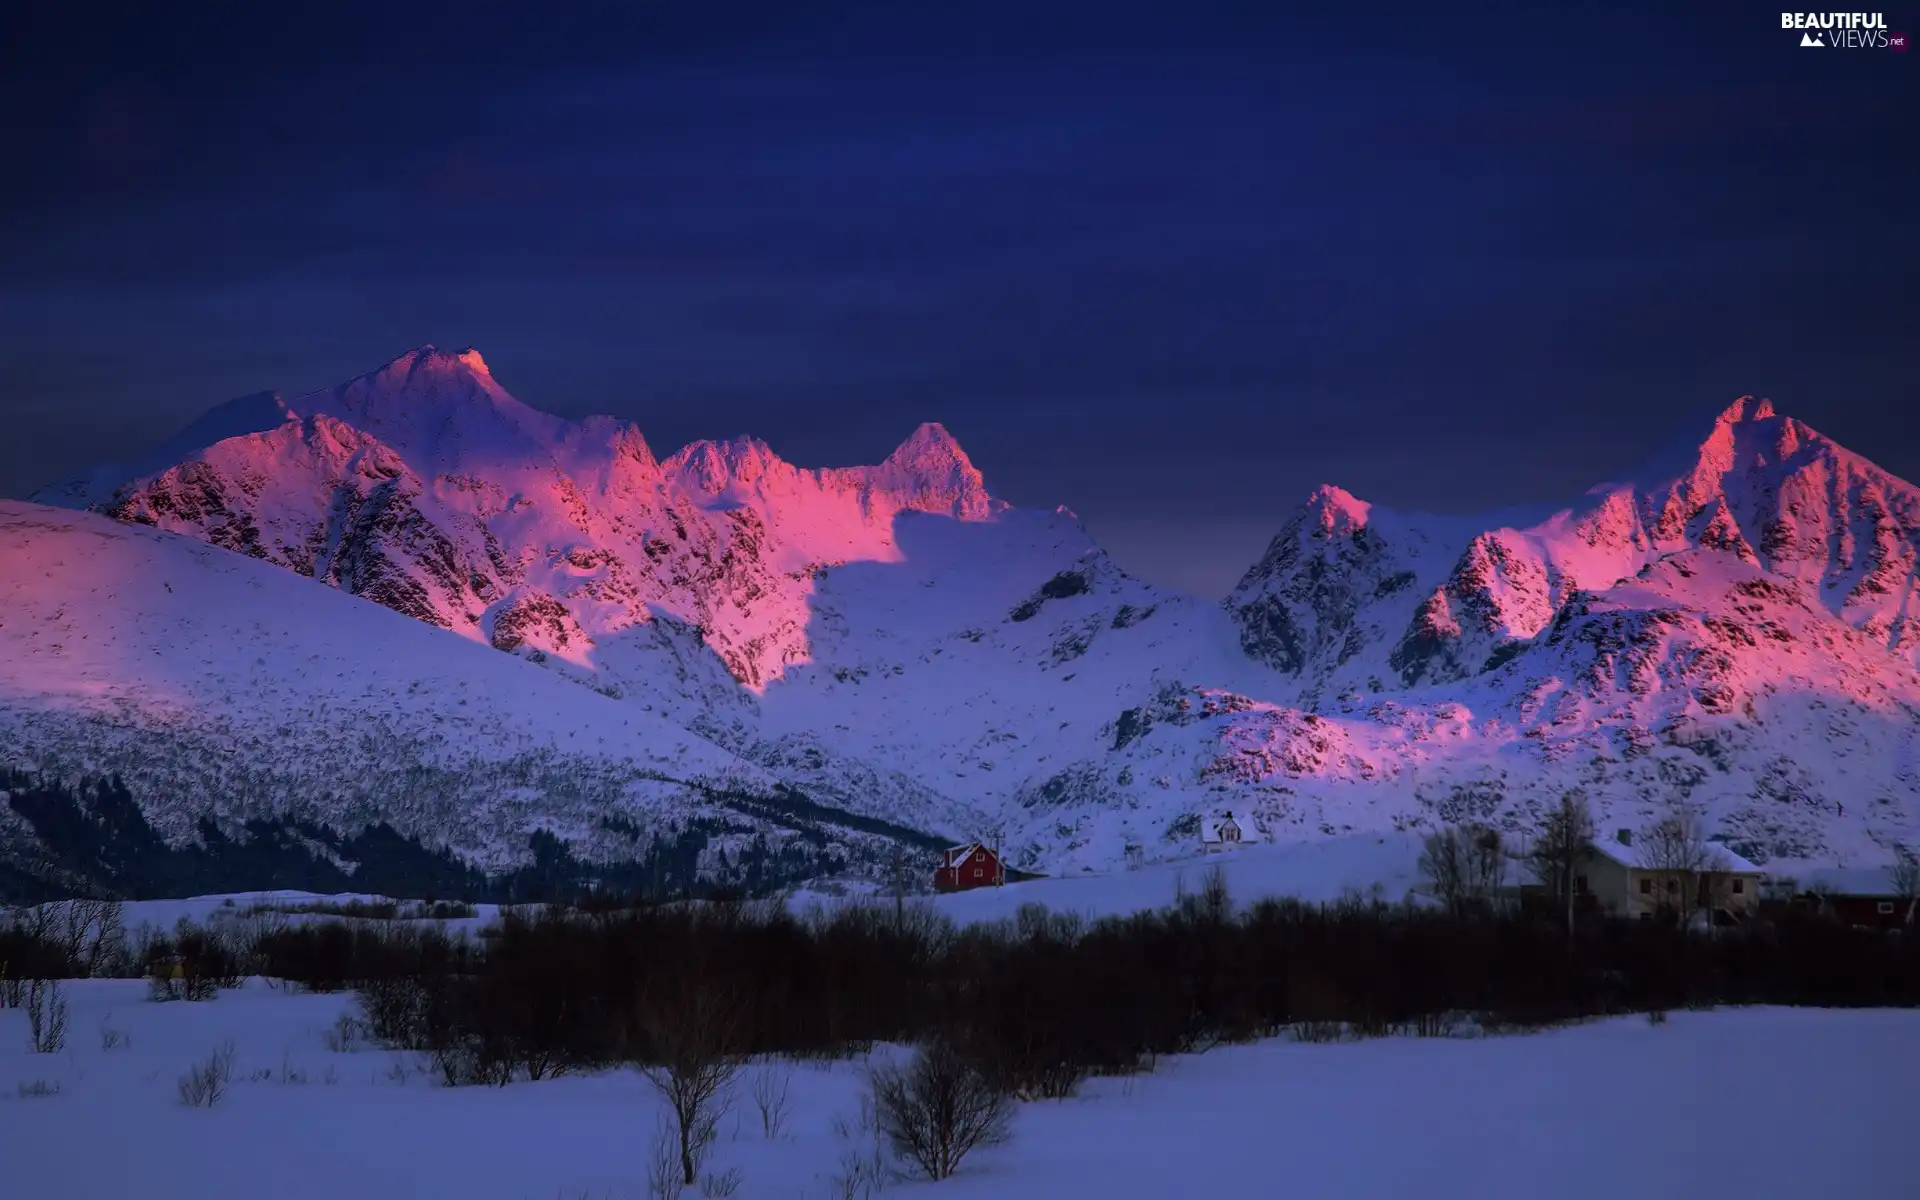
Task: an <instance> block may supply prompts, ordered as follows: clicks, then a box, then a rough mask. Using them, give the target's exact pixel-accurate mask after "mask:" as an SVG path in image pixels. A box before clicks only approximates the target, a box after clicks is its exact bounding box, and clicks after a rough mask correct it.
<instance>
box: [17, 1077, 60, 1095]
mask: <svg viewBox="0 0 1920 1200" xmlns="http://www.w3.org/2000/svg"><path fill="white" fill-rule="evenodd" d="M16 1090H17V1091H18V1093H19V1096H20V1098H21V1099H22V1100H50V1099H52V1098H53V1097H55V1096H58V1095H59V1094H60V1085H59V1084H58V1083H54V1082H51V1081H49V1080H45V1079H33V1080H29V1081H27V1082H25V1083H22V1084H21V1085H20V1086H19V1087H18V1088H17V1089H16Z"/></svg>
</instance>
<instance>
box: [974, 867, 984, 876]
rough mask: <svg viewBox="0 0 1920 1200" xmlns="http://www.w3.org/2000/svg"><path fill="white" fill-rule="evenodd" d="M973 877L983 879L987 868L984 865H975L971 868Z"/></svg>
mask: <svg viewBox="0 0 1920 1200" xmlns="http://www.w3.org/2000/svg"><path fill="white" fill-rule="evenodd" d="M973 877H974V878H975V879H985V878H986V877H987V869H986V868H985V867H975V868H974V869H973Z"/></svg>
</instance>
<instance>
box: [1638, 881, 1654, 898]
mask: <svg viewBox="0 0 1920 1200" xmlns="http://www.w3.org/2000/svg"><path fill="white" fill-rule="evenodd" d="M1640 894H1641V895H1642V896H1651V895H1653V880H1651V879H1642V880H1641V881H1640Z"/></svg>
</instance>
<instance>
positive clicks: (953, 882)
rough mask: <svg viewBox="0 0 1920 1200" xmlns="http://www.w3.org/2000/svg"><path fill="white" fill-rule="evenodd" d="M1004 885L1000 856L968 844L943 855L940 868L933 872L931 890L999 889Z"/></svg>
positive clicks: (980, 846)
mask: <svg viewBox="0 0 1920 1200" xmlns="http://www.w3.org/2000/svg"><path fill="white" fill-rule="evenodd" d="M1006 881H1007V869H1006V867H1004V866H1002V865H1001V862H1000V856H999V855H997V854H995V853H994V852H993V851H991V850H989V849H987V848H986V847H985V846H982V845H981V844H980V843H979V842H968V843H967V844H966V845H964V846H955V847H954V848H953V849H951V850H948V851H945V852H944V853H942V854H941V855H940V865H939V866H938V867H936V868H934V872H933V890H934V891H936V892H964V891H966V890H967V889H968V888H977V887H998V886H999V885H1000V884H1003V883H1005V882H1006Z"/></svg>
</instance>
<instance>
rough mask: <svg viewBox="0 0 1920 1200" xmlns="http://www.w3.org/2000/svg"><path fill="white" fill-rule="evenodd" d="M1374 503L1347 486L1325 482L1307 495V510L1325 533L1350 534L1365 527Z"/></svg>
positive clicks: (1319, 528)
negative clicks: (1362, 497)
mask: <svg viewBox="0 0 1920 1200" xmlns="http://www.w3.org/2000/svg"><path fill="white" fill-rule="evenodd" d="M1372 507H1373V506H1372V505H1371V504H1368V503H1367V502H1366V501H1365V500H1362V499H1360V498H1358V497H1356V496H1355V495H1354V494H1353V493H1352V492H1349V491H1347V490H1346V489H1345V488H1342V487H1336V486H1335V485H1333V484H1331V483H1323V484H1321V485H1320V486H1319V487H1317V488H1315V489H1314V492H1313V494H1312V495H1311V496H1309V497H1307V503H1306V506H1305V508H1306V512H1307V514H1308V515H1309V517H1310V519H1311V520H1312V521H1313V523H1314V526H1315V528H1317V529H1318V530H1319V532H1321V533H1323V534H1330V535H1342V534H1350V533H1352V532H1353V531H1354V530H1356V529H1364V528H1366V524H1367V513H1368V512H1369V511H1370V510H1371V509H1372Z"/></svg>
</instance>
